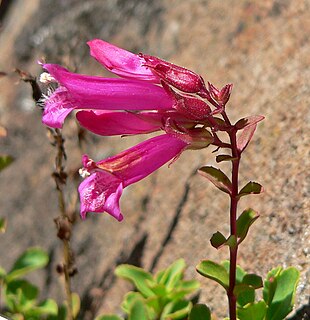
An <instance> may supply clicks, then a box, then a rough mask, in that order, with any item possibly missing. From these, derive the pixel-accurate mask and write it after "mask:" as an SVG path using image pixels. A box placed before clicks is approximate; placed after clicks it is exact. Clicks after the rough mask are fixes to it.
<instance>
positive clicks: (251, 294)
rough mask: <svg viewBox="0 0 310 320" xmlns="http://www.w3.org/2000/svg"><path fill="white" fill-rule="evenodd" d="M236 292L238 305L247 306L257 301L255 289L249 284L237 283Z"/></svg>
mask: <svg viewBox="0 0 310 320" xmlns="http://www.w3.org/2000/svg"><path fill="white" fill-rule="evenodd" d="M234 294H235V295H236V297H237V305H238V306H241V307H243V306H245V305H247V304H248V303H252V302H254V301H255V289H254V288H253V287H251V286H250V285H248V284H242V283H238V284H236V285H235V288H234Z"/></svg>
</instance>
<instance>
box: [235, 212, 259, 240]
mask: <svg viewBox="0 0 310 320" xmlns="http://www.w3.org/2000/svg"><path fill="white" fill-rule="evenodd" d="M258 217H259V215H258V214H257V212H256V211H254V210H253V209H251V208H249V209H247V210H244V211H243V212H242V213H241V215H240V216H239V217H238V219H237V236H238V238H239V240H238V244H240V243H241V242H242V241H243V240H244V239H245V237H246V235H247V234H248V231H249V228H250V226H251V225H252V224H253V223H254V221H255V220H256V219H257V218H258Z"/></svg>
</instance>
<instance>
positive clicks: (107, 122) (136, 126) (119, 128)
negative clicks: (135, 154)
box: [76, 111, 162, 136]
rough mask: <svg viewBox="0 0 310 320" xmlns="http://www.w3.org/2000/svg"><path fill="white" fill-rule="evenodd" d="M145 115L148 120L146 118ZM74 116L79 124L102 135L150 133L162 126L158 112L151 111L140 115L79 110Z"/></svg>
mask: <svg viewBox="0 0 310 320" xmlns="http://www.w3.org/2000/svg"><path fill="white" fill-rule="evenodd" d="M147 116H149V117H148V118H150V121H147V120H146V119H148V118H146V117H147ZM156 116H157V119H155V117H156ZM76 118H77V120H78V121H79V123H80V125H81V126H83V127H84V128H86V129H87V130H89V131H92V132H94V133H96V134H99V135H102V136H113V135H123V134H124V135H130V134H141V133H150V132H154V131H157V130H159V129H160V128H161V126H162V122H161V118H160V117H159V116H158V114H156V113H151V112H149V113H147V114H145V113H144V114H143V115H141V116H140V114H135V113H129V112H113V111H112V112H110V111H100V112H94V111H79V112H78V113H77V114H76ZM156 120H157V121H156Z"/></svg>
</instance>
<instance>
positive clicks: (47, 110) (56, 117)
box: [42, 87, 74, 129]
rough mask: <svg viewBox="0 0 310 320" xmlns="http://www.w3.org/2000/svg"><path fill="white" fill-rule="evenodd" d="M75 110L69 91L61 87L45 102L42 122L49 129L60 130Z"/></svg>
mask: <svg viewBox="0 0 310 320" xmlns="http://www.w3.org/2000/svg"><path fill="white" fill-rule="evenodd" d="M73 109H74V105H73V102H71V101H70V98H69V97H68V91H67V89H66V88H64V87H59V88H57V89H56V90H55V92H53V93H52V94H51V95H50V96H49V97H48V98H47V100H46V101H45V106H44V111H43V115H42V122H43V123H44V124H46V125H47V126H49V127H52V128H59V129H60V128H61V127H62V125H63V123H64V121H65V119H66V117H67V116H68V115H69V113H70V112H72V110H73Z"/></svg>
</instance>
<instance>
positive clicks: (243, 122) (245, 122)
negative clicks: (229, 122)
mask: <svg viewBox="0 0 310 320" xmlns="http://www.w3.org/2000/svg"><path fill="white" fill-rule="evenodd" d="M264 119H265V117H264V116H249V117H246V118H242V119H240V120H239V121H237V123H236V124H235V128H236V129H237V130H241V129H243V128H245V127H248V126H251V125H253V124H256V123H258V122H260V121H262V120H264Z"/></svg>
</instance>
